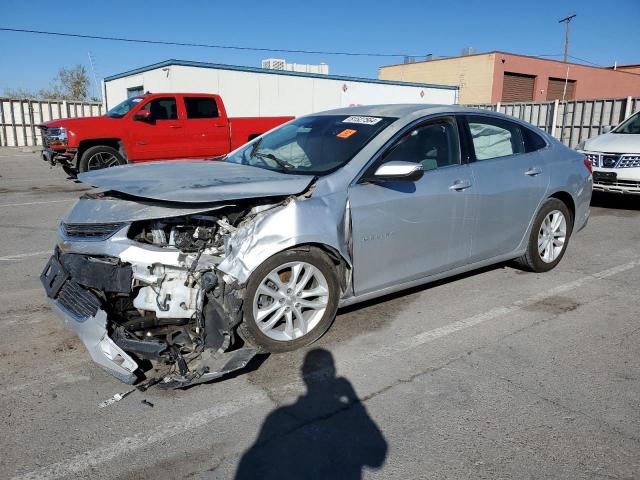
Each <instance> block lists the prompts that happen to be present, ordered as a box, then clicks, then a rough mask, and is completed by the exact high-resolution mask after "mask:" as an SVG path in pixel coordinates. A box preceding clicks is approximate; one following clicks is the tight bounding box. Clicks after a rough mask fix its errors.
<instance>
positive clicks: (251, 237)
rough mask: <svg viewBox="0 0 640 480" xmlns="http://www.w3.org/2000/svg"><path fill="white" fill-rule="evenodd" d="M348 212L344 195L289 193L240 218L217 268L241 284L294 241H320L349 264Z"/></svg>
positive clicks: (298, 242)
mask: <svg viewBox="0 0 640 480" xmlns="http://www.w3.org/2000/svg"><path fill="white" fill-rule="evenodd" d="M348 218H349V216H348V213H347V202H346V198H345V197H344V195H341V194H335V195H328V196H321V197H310V198H305V197H304V196H298V197H289V198H288V199H287V200H285V201H284V202H283V203H282V204H280V205H278V206H276V207H274V208H272V209H269V210H267V211H263V212H261V213H259V214H257V215H256V216H255V217H253V218H248V219H247V220H246V221H244V222H242V223H241V224H240V226H239V227H238V229H237V230H236V231H235V232H234V234H233V235H231V236H230V237H229V240H228V241H227V243H226V252H225V258H224V260H223V261H222V262H221V263H220V264H219V265H218V270H220V271H221V272H223V273H224V274H226V275H229V276H231V277H233V279H235V280H236V281H237V282H239V283H240V284H245V283H246V282H247V281H248V280H249V277H250V276H251V274H252V273H253V271H254V270H255V269H256V268H257V267H258V266H259V265H260V264H262V263H263V262H264V261H265V260H267V259H268V258H269V257H271V256H273V255H275V254H277V253H279V252H281V251H283V250H287V249H290V248H293V247H296V246H298V245H308V244H317V245H321V246H322V245H324V246H326V247H329V248H330V249H332V250H334V251H336V252H338V253H339V254H340V256H341V257H342V259H343V261H345V262H346V264H347V266H349V267H351V256H350V254H349V249H348V244H349V235H350V232H349V228H350V224H349V223H350V222H349V219H348Z"/></svg>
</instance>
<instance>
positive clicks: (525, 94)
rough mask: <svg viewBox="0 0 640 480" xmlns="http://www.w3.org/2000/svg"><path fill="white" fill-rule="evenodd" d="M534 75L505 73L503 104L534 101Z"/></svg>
mask: <svg viewBox="0 0 640 480" xmlns="http://www.w3.org/2000/svg"><path fill="white" fill-rule="evenodd" d="M535 82H536V77H535V76H534V75H523V74H520V73H509V72H504V78H503V80H502V99H501V101H502V102H530V101H532V100H533V87H534V85H535Z"/></svg>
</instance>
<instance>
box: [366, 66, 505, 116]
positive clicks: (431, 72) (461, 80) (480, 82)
mask: <svg viewBox="0 0 640 480" xmlns="http://www.w3.org/2000/svg"><path fill="white" fill-rule="evenodd" d="M494 65H495V55H494V54H493V53H489V54H483V55H470V56H465V57H455V58H447V59H441V60H430V61H425V62H415V63H407V64H400V65H389V66H383V67H380V68H379V70H378V78H380V79H381V80H397V81H403V82H423V83H439V84H443V85H455V86H458V87H460V94H459V95H460V103H462V104H466V103H488V102H491V98H492V97H491V95H492V91H493V90H492V88H493V76H494V75H493V69H494Z"/></svg>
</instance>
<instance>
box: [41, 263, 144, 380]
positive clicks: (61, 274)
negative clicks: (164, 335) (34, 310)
mask: <svg viewBox="0 0 640 480" xmlns="http://www.w3.org/2000/svg"><path fill="white" fill-rule="evenodd" d="M40 280H41V282H42V285H43V286H44V289H45V292H46V294H47V297H48V298H49V304H50V305H51V308H52V309H53V311H54V312H56V314H58V315H59V316H60V317H61V318H62V319H63V321H64V323H65V325H67V327H69V328H70V329H71V330H72V331H73V332H74V333H75V334H76V335H77V336H78V337H79V338H80V340H82V343H84V345H85V347H86V348H87V350H88V351H89V354H90V355H91V358H93V360H94V361H95V362H96V363H97V364H98V365H100V366H101V367H103V368H104V369H105V370H107V371H108V372H109V373H110V374H112V375H113V376H115V377H117V378H118V379H120V380H121V381H123V382H125V383H127V384H133V383H135V382H136V381H137V380H138V377H137V375H136V374H135V373H134V372H135V371H136V370H137V369H138V364H137V363H136V361H135V360H134V359H133V358H131V357H130V356H129V355H128V354H127V353H126V352H125V351H124V350H122V349H121V348H120V347H119V346H118V345H116V344H115V343H114V342H113V340H111V338H109V334H108V331H107V313H106V312H105V311H104V310H102V309H101V308H100V301H99V300H98V298H97V297H96V296H95V295H94V294H93V293H92V292H91V291H89V290H87V289H86V288H84V287H82V286H81V285H79V284H78V283H76V282H74V281H73V279H72V278H70V276H69V273H68V272H67V271H66V270H65V267H64V266H63V265H62V263H61V261H60V259H59V254H58V252H56V253H55V254H54V255H53V256H52V257H51V258H50V259H49V262H48V263H47V265H46V267H45V269H44V271H43V272H42V274H41V275H40Z"/></svg>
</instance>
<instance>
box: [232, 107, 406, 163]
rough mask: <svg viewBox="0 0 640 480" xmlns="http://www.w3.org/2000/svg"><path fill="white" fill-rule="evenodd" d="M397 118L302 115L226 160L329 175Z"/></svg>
mask: <svg viewBox="0 0 640 480" xmlns="http://www.w3.org/2000/svg"><path fill="white" fill-rule="evenodd" d="M394 120H396V119H395V118H389V117H372V116H354V115H316V116H308V117H302V118H298V119H296V120H293V121H292V122H290V123H287V124H286V125H283V126H281V127H280V128H278V129H276V130H274V131H273V132H270V133H268V134H266V135H265V136H264V137H262V138H259V139H257V140H256V141H254V142H252V143H250V144H248V145H247V146H245V147H243V148H241V149H239V150H236V151H235V152H233V153H231V154H230V155H228V156H227V157H226V158H225V159H224V160H225V161H226V162H231V163H241V164H244V165H251V166H254V167H260V168H266V169H269V170H278V171H281V172H285V173H293V174H300V175H326V174H328V173H331V172H332V171H334V170H336V169H338V168H340V167H341V166H343V165H345V164H346V163H347V162H349V160H351V159H352V158H353V157H354V156H355V155H356V153H358V152H359V151H360V150H361V149H362V148H363V147H364V146H365V145H366V144H367V143H368V142H369V141H370V140H371V139H372V138H373V137H375V136H376V135H377V134H378V133H380V132H381V131H382V130H384V129H385V128H386V127H387V126H388V125H390V124H391V123H392V122H393V121H394Z"/></svg>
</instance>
